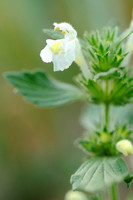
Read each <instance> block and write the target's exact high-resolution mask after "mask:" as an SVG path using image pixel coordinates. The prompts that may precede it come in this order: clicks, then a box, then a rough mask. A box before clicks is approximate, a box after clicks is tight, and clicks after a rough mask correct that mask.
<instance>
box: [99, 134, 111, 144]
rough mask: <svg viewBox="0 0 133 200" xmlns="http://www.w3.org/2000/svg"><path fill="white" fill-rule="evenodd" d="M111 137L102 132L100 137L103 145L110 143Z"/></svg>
mask: <svg viewBox="0 0 133 200" xmlns="http://www.w3.org/2000/svg"><path fill="white" fill-rule="evenodd" d="M110 138H111V136H110V135H109V134H108V133H105V132H102V133H101V135H100V140H101V142H103V143H106V142H109V141H110Z"/></svg>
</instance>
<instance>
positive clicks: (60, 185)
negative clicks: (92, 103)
mask: <svg viewBox="0 0 133 200" xmlns="http://www.w3.org/2000/svg"><path fill="white" fill-rule="evenodd" d="M132 9H133V0H0V72H1V77H0V81H1V84H0V90H1V98H0V100H1V103H0V112H1V115H0V200H11V199H13V200H18V199H19V200H47V199H48V200H62V199H63V198H64V194H65V192H66V191H67V190H69V189H70V188H71V186H70V184H69V179H70V175H71V174H72V173H73V172H74V171H75V169H77V167H78V166H79V165H80V164H81V162H82V159H81V157H82V153H81V152H80V151H79V150H78V149H76V148H75V147H74V145H73V141H74V140H75V139H76V138H77V137H80V136H81V133H82V131H83V128H82V127H81V126H80V124H79V115H80V113H81V111H82V107H83V106H84V104H83V103H75V104H69V105H65V106H61V107H58V108H55V109H45V108H44V109H40V108H37V107H35V106H33V105H32V104H30V103H27V102H25V101H24V100H23V99H22V97H21V96H19V95H16V94H14V93H13V87H12V86H11V85H10V84H9V83H8V82H7V81H6V80H4V78H3V73H4V72H7V71H19V70H23V69H27V70H34V69H36V68H40V69H43V70H45V71H47V72H48V73H49V74H51V75H53V76H54V77H56V78H58V79H60V80H63V81H64V82H72V77H73V75H76V74H78V72H79V69H78V67H77V66H76V65H75V64H73V66H72V67H70V68H69V69H68V70H66V71H64V72H56V73H54V72H53V66H52V64H51V63H50V64H45V63H43V62H42V61H41V59H40V56H39V54H40V50H41V49H42V48H44V46H45V44H46V43H45V40H46V38H47V37H46V36H45V35H44V33H43V32H42V29H43V28H52V27H53V26H52V24H53V22H63V21H65V22H69V23H71V24H72V25H73V26H74V27H75V29H76V30H77V31H78V35H79V36H80V37H82V34H83V32H84V30H88V31H91V30H92V29H94V30H95V29H97V28H102V27H103V26H106V25H113V24H116V25H119V26H120V27H121V29H122V30H123V29H125V28H127V27H128V25H129V23H130V20H131V15H132ZM124 189H125V190H122V192H121V193H123V194H125V193H126V187H124ZM123 199H125V197H123Z"/></svg>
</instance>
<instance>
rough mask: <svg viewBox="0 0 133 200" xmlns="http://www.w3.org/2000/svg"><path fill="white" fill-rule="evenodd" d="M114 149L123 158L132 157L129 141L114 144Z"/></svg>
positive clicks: (132, 148) (132, 147)
mask: <svg viewBox="0 0 133 200" xmlns="http://www.w3.org/2000/svg"><path fill="white" fill-rule="evenodd" d="M116 149H117V150H118V151H119V152H121V153H123V154H124V155H125V156H128V155H133V145H132V143H131V142H130V141H129V140H126V139H125V140H120V141H119V142H117V143H116Z"/></svg>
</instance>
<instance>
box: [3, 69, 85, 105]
mask: <svg viewBox="0 0 133 200" xmlns="http://www.w3.org/2000/svg"><path fill="white" fill-rule="evenodd" d="M6 78H7V80H8V81H9V82H11V83H12V84H13V85H14V86H15V87H16V88H17V92H18V93H19V94H22V95H23V96H24V99H25V100H27V101H29V102H32V103H34V104H36V105H37V106H41V107H49V106H58V105H62V104H65V103H68V102H71V101H74V100H77V99H80V98H81V97H82V96H83V94H82V93H81V91H80V90H79V89H78V88H77V87H75V86H73V85H70V84H66V83H62V82H59V81H57V80H55V79H53V78H50V77H48V76H47V75H46V73H45V72H42V71H35V72H33V73H31V72H21V73H19V72H12V73H8V74H6Z"/></svg>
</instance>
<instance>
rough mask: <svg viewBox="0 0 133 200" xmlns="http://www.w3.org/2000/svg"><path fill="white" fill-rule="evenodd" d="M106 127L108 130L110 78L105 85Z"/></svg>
mask: <svg viewBox="0 0 133 200" xmlns="http://www.w3.org/2000/svg"><path fill="white" fill-rule="evenodd" d="M105 98H106V102H105V127H106V130H107V131H108V129H109V102H108V80H106V86H105Z"/></svg>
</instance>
